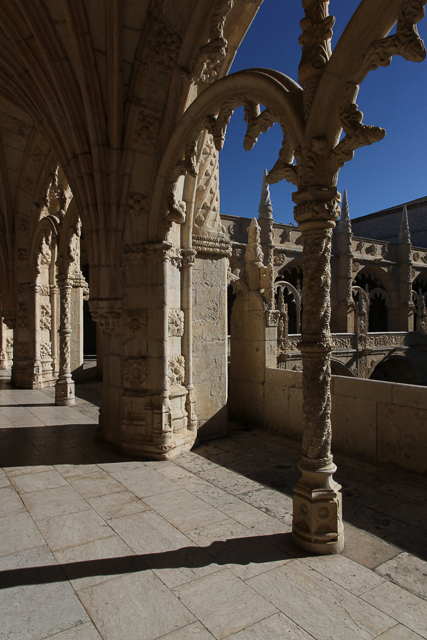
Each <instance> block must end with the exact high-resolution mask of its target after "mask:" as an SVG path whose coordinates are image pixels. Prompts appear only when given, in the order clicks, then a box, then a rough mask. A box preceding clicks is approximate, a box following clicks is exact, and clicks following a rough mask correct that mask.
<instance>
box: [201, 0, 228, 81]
mask: <svg viewBox="0 0 427 640" xmlns="http://www.w3.org/2000/svg"><path fill="white" fill-rule="evenodd" d="M233 5H234V0H217V2H216V4H215V8H214V11H213V14H212V18H211V25H210V37H209V41H208V42H207V43H206V44H205V45H203V46H202V47H201V48H200V49H199V52H198V54H197V56H196V60H195V62H194V67H193V77H194V81H195V82H196V84H202V83H208V82H212V81H213V80H215V79H216V78H217V76H218V73H219V71H220V69H221V65H222V63H223V61H224V59H225V56H226V55H227V49H228V42H227V40H226V39H225V38H224V25H225V21H226V18H227V15H228V14H229V13H230V11H231V9H232V8H233Z"/></svg>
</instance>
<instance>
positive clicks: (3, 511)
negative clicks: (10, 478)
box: [0, 486, 25, 518]
mask: <svg viewBox="0 0 427 640" xmlns="http://www.w3.org/2000/svg"><path fill="white" fill-rule="evenodd" d="M23 511H25V507H24V505H23V502H22V500H21V498H20V497H19V496H18V495H17V493H16V491H15V490H14V489H13V487H10V486H9V487H5V488H4V489H0V518H3V517H4V516H13V515H15V514H16V513H21V512H23Z"/></svg>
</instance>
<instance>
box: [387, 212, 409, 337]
mask: <svg viewBox="0 0 427 640" xmlns="http://www.w3.org/2000/svg"><path fill="white" fill-rule="evenodd" d="M411 249H412V245H411V233H410V230H409V221H408V211H407V209H406V205H405V206H404V207H403V210H402V221H401V225H400V233H399V249H398V256H399V262H400V265H399V330H400V331H413V330H414V313H415V305H414V302H413V299H412V279H413V276H412V251H411ZM389 322H390V319H389ZM389 330H390V329H389Z"/></svg>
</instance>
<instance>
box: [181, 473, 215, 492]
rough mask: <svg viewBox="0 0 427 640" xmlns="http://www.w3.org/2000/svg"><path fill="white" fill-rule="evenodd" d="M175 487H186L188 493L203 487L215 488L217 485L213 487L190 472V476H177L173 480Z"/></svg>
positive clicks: (200, 489) (203, 488)
mask: <svg viewBox="0 0 427 640" xmlns="http://www.w3.org/2000/svg"><path fill="white" fill-rule="evenodd" d="M174 482H175V484H176V486H177V488H179V489H186V491H190V493H195V492H196V491H203V490H205V489H209V488H211V489H216V488H217V487H213V486H212V485H211V484H209V482H206V480H203V479H202V478H199V476H196V475H195V474H191V477H189V476H184V477H181V478H177V479H176V480H174Z"/></svg>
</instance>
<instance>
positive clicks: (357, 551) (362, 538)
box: [342, 531, 400, 569]
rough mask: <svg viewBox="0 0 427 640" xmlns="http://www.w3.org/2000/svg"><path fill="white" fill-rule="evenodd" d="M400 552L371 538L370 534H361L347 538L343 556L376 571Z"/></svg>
mask: <svg viewBox="0 0 427 640" xmlns="http://www.w3.org/2000/svg"><path fill="white" fill-rule="evenodd" d="M399 552H400V549H398V548H397V547H394V546H393V545H391V544H388V543H387V542H384V541H383V540H381V539H380V538H376V537H375V536H371V535H369V534H368V533H364V532H360V531H359V534H358V535H355V536H352V537H351V538H350V539H347V538H346V541H345V547H344V551H343V552H342V554H343V555H344V556H346V557H347V558H350V559H351V560H354V561H355V562H358V563H359V564H362V565H363V566H365V567H368V569H374V568H375V567H377V566H378V565H379V564H381V563H382V562H384V561H385V560H389V559H390V558H393V557H394V556H396V555H397V554H398V553H399Z"/></svg>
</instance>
